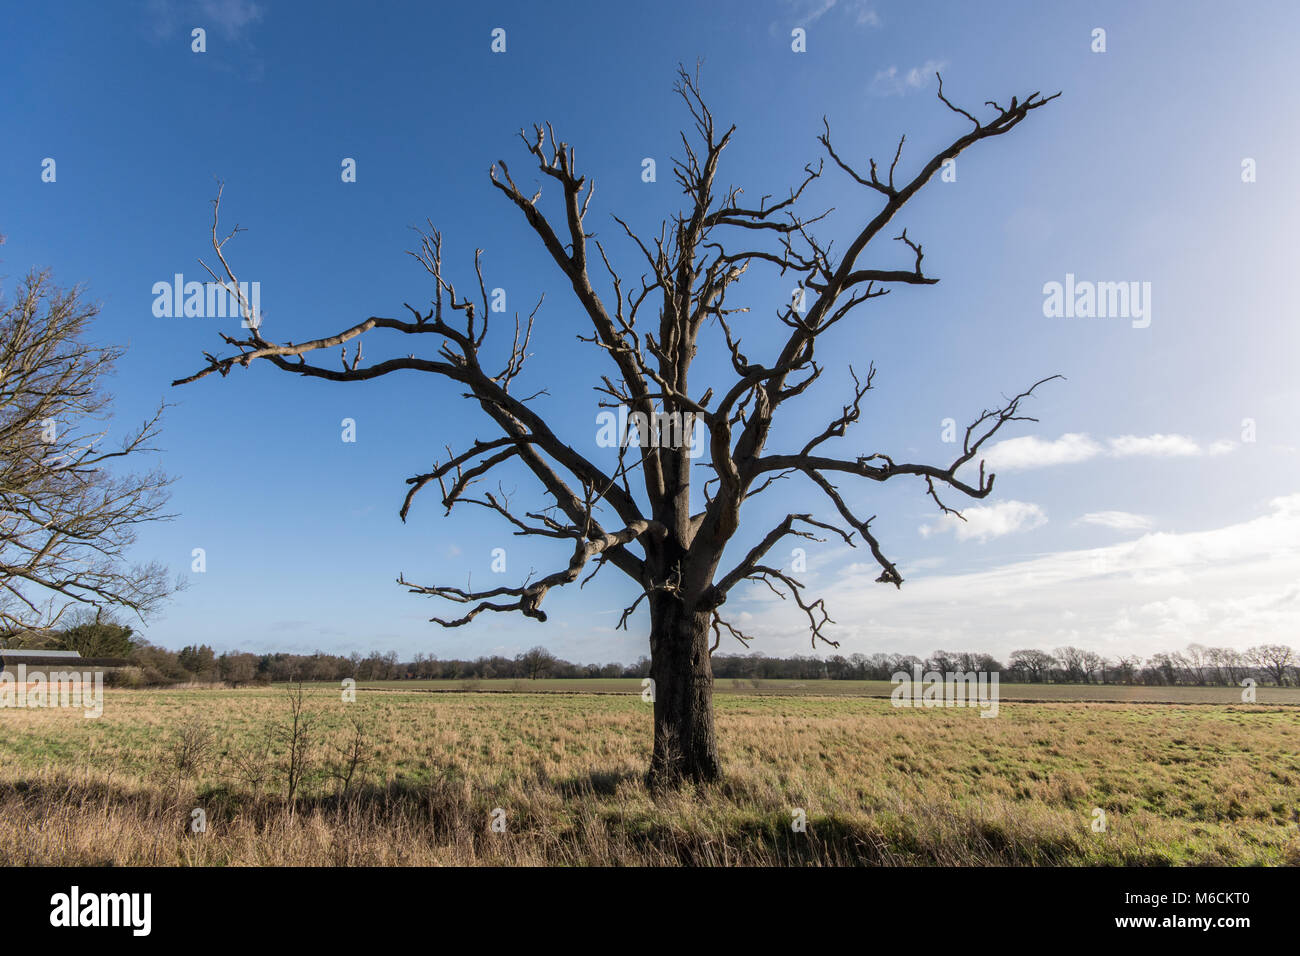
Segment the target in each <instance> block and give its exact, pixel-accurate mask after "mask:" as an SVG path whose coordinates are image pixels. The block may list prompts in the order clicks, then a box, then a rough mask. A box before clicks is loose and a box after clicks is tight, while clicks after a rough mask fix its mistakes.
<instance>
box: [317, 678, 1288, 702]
mask: <svg viewBox="0 0 1300 956" xmlns="http://www.w3.org/2000/svg"><path fill="white" fill-rule="evenodd" d="M319 686H321V687H325V686H328V687H331V688H333V687H337V686H338V685H337V684H336V683H328V684H324V683H322V684H321V685H319ZM357 686H358V687H362V688H365V689H367V690H381V691H395V692H398V693H409V692H411V691H434V692H452V691H464V692H470V693H489V692H494V691H499V692H503V693H514V694H519V693H527V694H632V695H636V696H640V694H641V681H640V679H639V678H635V677H628V678H621V677H619V678H608V679H585V678H579V679H567V678H555V679H551V678H546V679H543V680H404V681H382V680H381V681H361V682H360V683H359V684H358V685H357ZM894 686H895V685H893V684H891V683H890V682H889V681H887V680H806V681H801V680H738V679H731V678H725V679H719V680H718V681H717V682H716V684H715V687H714V691H715V693H717V694H741V695H744V696H746V697H752V696H772V695H776V696H793V697H808V696H818V697H888V696H889V695H890V693H891V692H892V691H893V689H894ZM998 690H999V695H1000V697H1001V699H1002V700H1028V701H1053V700H1063V701H1117V702H1121V703H1130V702H1132V703H1174V704H1239V703H1241V688H1240V687H1129V686H1120V685H1118V684H1008V683H1004V684H1001V685H1000V686H999V688H998ZM1255 695H1256V702H1257V703H1261V704H1296V705H1300V687H1256V688H1255Z"/></svg>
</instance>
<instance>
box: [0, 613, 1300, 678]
mask: <svg viewBox="0 0 1300 956" xmlns="http://www.w3.org/2000/svg"><path fill="white" fill-rule="evenodd" d="M0 646H10V647H47V648H56V647H63V648H67V649H70V650H79V651H81V653H82V655H83V656H86V657H91V656H114V657H126V658H128V659H129V660H130V661H131V663H132V667H131V668H129V669H128V670H127V671H125V672H122V673H119V674H117V675H115V676H116V678H117V680H118V681H119V682H123V683H129V684H137V685H143V686H159V685H166V684H177V683H188V682H200V683H216V682H224V683H226V684H230V685H232V686H236V687H237V686H240V685H245V684H258V683H261V684H265V683H270V682H272V681H275V682H281V681H293V680H304V681H341V680H343V679H344V678H348V677H351V678H353V679H355V680H358V681H387V680H393V681H400V680H448V679H451V680H465V679H469V680H491V679H516V680H523V679H532V680H536V679H539V678H617V677H635V678H640V677H646V676H648V675H649V673H650V660H649V658H646V657H642V658H641V659H640V660H638V661H637V662H636V663H635V664H574V663H571V662H569V661H565V660H561V659H560V658H558V657H556V656H555V655H553V654H551V653H550V652H549V651H547V650H546V649H545V648H543V647H534V648H532V649H530V650H528V651H525V652H524V653H522V654H517V655H516V656H514V657H501V656H495V657H479V658H476V659H474V660H456V659H452V660H439V659H438V658H437V657H434V656H433V655H425V654H416V655H415V659H414V660H410V661H402V660H399V659H398V656H397V654H396V653H395V652H389V653H387V654H380V653H377V652H376V653H372V654H370V655H368V656H366V657H362V656H361V655H360V654H352V655H351V656H349V657H343V656H341V655H338V654H324V653H320V652H317V653H315V654H248V653H239V652H234V653H227V654H220V655H218V654H216V653H215V652H214V651H213V650H212V648H211V647H208V646H207V645H197V646H195V645H191V646H189V647H185V648H183V649H181V650H180V651H170V650H166V649H164V648H161V647H157V646H155V645H153V644H150V643H148V642H147V641H143V640H141V639H140V638H139V637H137V636H135V635H133V634H132V632H131V631H130V629H129V628H124V627H121V626H120V625H117V624H114V623H111V622H106V623H99V622H91V621H87V620H84V619H83V620H80V621H78V622H77V624H76V625H75V626H73V627H69V628H67V629H65V630H64V631H48V632H42V633H39V634H32V633H27V634H21V635H9V637H8V638H7V639H4V640H0ZM917 666H920V667H921V668H922V669H923V670H926V671H940V672H944V673H947V672H949V671H983V672H986V673H993V672H997V673H999V675H1000V680H1002V681H1004V682H1011V683H1037V684H1041V683H1052V684H1143V685H1148V686H1168V685H1172V684H1185V685H1190V686H1201V687H1206V686H1239V685H1240V684H1241V682H1242V681H1243V680H1245V679H1246V678H1252V679H1254V680H1255V681H1256V682H1258V683H1259V684H1274V685H1278V686H1285V685H1292V686H1300V655H1298V654H1297V653H1296V651H1295V650H1294V649H1292V648H1291V647H1288V646H1286V645H1284V644H1262V645H1259V646H1257V647H1252V648H1249V649H1247V650H1244V651H1238V650H1234V649H1232V648H1227V647H1206V646H1204V645H1201V644H1189V645H1188V646H1187V649H1186V650H1184V651H1181V652H1174V653H1161V654H1154V655H1152V656H1150V657H1146V658H1143V657H1141V656H1139V655H1136V654H1133V655H1126V656H1124V655H1122V656H1118V657H1105V656H1103V655H1101V654H1098V653H1096V652H1094V651H1085V650H1082V649H1081V648H1077V647H1058V648H1055V649H1054V650H1052V651H1050V652H1049V651H1043V650H1037V649H1033V648H1028V649H1025V650H1019V651H1014V652H1013V653H1012V654H1011V656H1010V657H1009V658H1008V659H1007V660H1006V661H1005V662H1003V661H999V660H998V659H997V658H994V657H992V656H990V655H988V654H980V653H974V652H956V651H942V650H940V651H935V652H934V653H933V654H931V655H930V656H929V657H926V658H920V657H915V656H912V655H904V654H849V655H847V656H845V655H841V654H835V655H831V656H829V657H817V656H813V655H806V656H805V655H796V656H794V657H765V656H764V655H762V654H758V653H754V654H716V653H715V654H714V655H713V674H714V677H716V678H719V679H740V680H889V679H890V678H891V677H892V676H893V675H894V674H896V673H898V672H899V671H905V672H907V673H911V672H912V671H913V669H914V668H915V667H917Z"/></svg>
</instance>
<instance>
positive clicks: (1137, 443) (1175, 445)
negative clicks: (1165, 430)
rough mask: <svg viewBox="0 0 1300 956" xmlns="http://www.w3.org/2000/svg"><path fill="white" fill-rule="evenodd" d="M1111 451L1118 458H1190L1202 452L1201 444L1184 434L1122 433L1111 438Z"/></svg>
mask: <svg viewBox="0 0 1300 956" xmlns="http://www.w3.org/2000/svg"><path fill="white" fill-rule="evenodd" d="M1110 453H1111V454H1112V455H1114V456H1115V457H1116V458H1131V457H1134V456H1144V457H1151V458H1179V457H1187V458H1190V457H1192V456H1194V455H1199V454H1201V446H1200V445H1198V444H1196V442H1194V441H1192V440H1191V439H1190V438H1185V437H1183V436H1182V435H1148V436H1146V437H1145V438H1140V437H1138V436H1137V435H1121V436H1120V437H1119V438H1112V439H1111V440H1110Z"/></svg>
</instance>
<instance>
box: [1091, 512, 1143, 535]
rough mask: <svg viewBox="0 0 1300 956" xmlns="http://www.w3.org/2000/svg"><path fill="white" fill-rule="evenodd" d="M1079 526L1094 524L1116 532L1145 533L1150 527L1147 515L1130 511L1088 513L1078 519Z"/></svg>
mask: <svg viewBox="0 0 1300 956" xmlns="http://www.w3.org/2000/svg"><path fill="white" fill-rule="evenodd" d="M1079 523H1080V524H1096V525H1101V526H1102V527H1103V528H1114V529H1115V530H1116V531H1146V530H1147V529H1149V528H1150V527H1151V525H1152V521H1151V519H1150V518H1149V517H1148V516H1147V515H1136V514H1133V513H1132V512H1131V511H1090V512H1088V514H1086V515H1084V516H1083V517H1082V518H1080V519H1079Z"/></svg>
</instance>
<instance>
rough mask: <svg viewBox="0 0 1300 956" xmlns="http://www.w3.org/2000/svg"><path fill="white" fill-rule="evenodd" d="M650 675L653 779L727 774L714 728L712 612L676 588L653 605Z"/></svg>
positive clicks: (657, 783) (696, 779) (667, 782)
mask: <svg viewBox="0 0 1300 956" xmlns="http://www.w3.org/2000/svg"><path fill="white" fill-rule="evenodd" d="M650 677H651V678H652V679H653V681H654V719H655V744H654V755H653V757H652V758H651V761H650V775H649V781H650V784H651V786H653V787H665V786H667V787H671V786H676V785H678V784H680V783H683V782H685V781H690V782H693V783H706V782H708V781H710V780H716V779H718V777H719V776H721V773H722V770H721V766H720V764H719V762H718V741H717V737H716V736H715V735H714V731H713V666H712V664H711V663H710V661H709V613H708V612H707V611H706V612H702V613H701V612H692V611H689V610H687V609H686V608H685V607H684V606H683V604H682V602H681V601H679V600H677V599H676V597H675V596H673V595H671V594H658V595H655V596H654V600H653V601H652V603H651V605H650Z"/></svg>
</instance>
